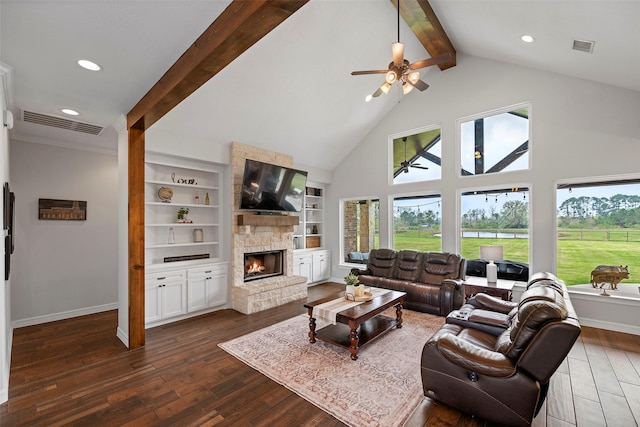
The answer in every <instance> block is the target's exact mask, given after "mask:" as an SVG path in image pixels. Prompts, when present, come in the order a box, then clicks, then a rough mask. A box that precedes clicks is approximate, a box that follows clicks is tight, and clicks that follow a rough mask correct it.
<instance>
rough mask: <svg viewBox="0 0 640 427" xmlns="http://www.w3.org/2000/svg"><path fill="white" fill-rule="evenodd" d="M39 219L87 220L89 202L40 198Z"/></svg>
mask: <svg viewBox="0 0 640 427" xmlns="http://www.w3.org/2000/svg"><path fill="white" fill-rule="evenodd" d="M38 219H55V220H65V221H86V220H87V202H86V201H80V200H54V199H38Z"/></svg>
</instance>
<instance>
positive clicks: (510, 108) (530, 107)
mask: <svg viewBox="0 0 640 427" xmlns="http://www.w3.org/2000/svg"><path fill="white" fill-rule="evenodd" d="M523 108H527V109H528V111H529V117H528V121H529V139H528V141H529V142H528V148H527V152H528V161H527V168H525V169H518V170H509V171H500V172H493V173H482V174H471V175H465V174H463V173H462V156H463V153H462V124H463V123H467V122H470V121H475V120H477V119H486V118H489V117H494V116H497V115H500V114H505V113H509V112H511V111H514V110H519V109H523ZM455 133H456V134H455V141H456V144H455V149H456V160H457V164H458V165H459V167H458V168H457V171H456V175H457V176H458V177H459V178H462V179H470V178H477V177H479V176H503V175H505V174H511V173H523V172H531V171H532V170H533V164H532V160H533V143H532V142H533V105H532V103H531V102H530V101H527V102H522V103H518V104H514V105H510V106H507V107H501V108H496V109H493V110H488V111H483V112H480V113H477V114H472V115H469V116H465V117H460V118H458V119H456V123H455ZM529 188H531V187H529Z"/></svg>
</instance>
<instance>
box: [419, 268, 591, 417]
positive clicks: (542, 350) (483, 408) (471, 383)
mask: <svg viewBox="0 0 640 427" xmlns="http://www.w3.org/2000/svg"><path fill="white" fill-rule="evenodd" d="M546 274H547V275H548V273H546ZM551 276H552V275H548V276H547V277H546V278H545V279H540V277H536V276H535V275H534V277H532V279H534V281H533V282H531V281H530V283H529V288H528V289H527V290H526V291H525V292H524V293H523V294H522V297H521V299H520V302H519V303H518V304H517V307H516V310H515V312H514V313H512V315H511V316H510V317H509V319H508V322H507V325H506V328H505V329H504V330H503V331H502V333H500V334H498V335H494V334H491V333H487V332H484V331H482V330H479V329H477V328H476V326H477V325H474V324H473V323H469V324H468V325H466V326H463V325H460V324H452V323H446V324H445V325H444V326H442V328H440V329H439V330H438V331H437V332H436V333H435V334H434V335H433V336H432V337H431V338H430V339H429V341H427V343H426V344H425V346H424V348H423V351H422V360H421V369H422V385H423V389H424V394H425V396H427V397H430V398H432V399H434V400H436V401H439V402H442V403H445V404H447V405H450V406H452V407H455V408H457V409H459V410H461V411H463V412H465V413H468V414H471V415H475V416H477V417H480V418H483V419H485V420H488V421H491V422H496V423H500V424H506V425H511V426H528V425H530V424H531V421H532V420H533V417H534V416H535V415H536V414H537V412H538V411H539V409H540V407H541V405H542V403H543V402H544V399H545V398H546V394H547V390H548V387H549V380H550V378H551V376H552V375H553V373H554V372H555V371H556V369H557V368H558V366H560V364H561V363H562V361H563V360H564V358H565V357H566V356H567V354H568V353H569V351H570V349H571V347H572V346H573V344H574V343H575V341H576V339H577V338H578V336H579V335H580V323H579V322H578V318H577V316H576V314H575V311H574V310H573V307H572V305H571V301H570V299H569V295H568V293H567V290H566V286H565V284H564V282H562V281H561V280H558V279H557V278H556V279H552V278H551ZM537 279H540V280H537ZM478 296H479V295H478ZM480 298H481V299H483V298H485V297H480ZM487 308H488V307H485V309H487ZM502 314H504V313H502Z"/></svg>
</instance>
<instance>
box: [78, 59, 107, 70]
mask: <svg viewBox="0 0 640 427" xmlns="http://www.w3.org/2000/svg"><path fill="white" fill-rule="evenodd" d="M77 62H78V65H79V66H81V67H82V68H84V69H85V70H89V71H100V70H102V67H101V66H99V65H98V64H96V63H95V62H93V61H89V60H88V59H78V61H77Z"/></svg>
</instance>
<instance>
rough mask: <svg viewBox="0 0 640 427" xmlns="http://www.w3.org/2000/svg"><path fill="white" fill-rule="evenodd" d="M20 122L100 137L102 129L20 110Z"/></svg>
mask: <svg viewBox="0 0 640 427" xmlns="http://www.w3.org/2000/svg"><path fill="white" fill-rule="evenodd" d="M22 120H23V121H25V122H29V123H36V124H39V125H44V126H52V127H55V128H60V129H66V130H71V131H74V132H82V133H88V134H91V135H100V133H101V132H102V130H103V129H104V127H102V126H97V125H92V124H89V123H82V122H77V121H75V120H69V119H64V118H62V117H55V116H48V115H46V114H41V113H34V112H33V111H26V110H22Z"/></svg>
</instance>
